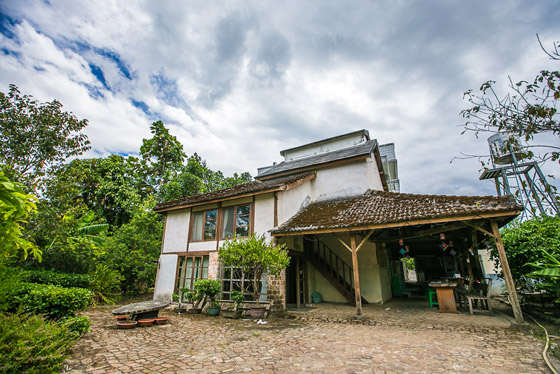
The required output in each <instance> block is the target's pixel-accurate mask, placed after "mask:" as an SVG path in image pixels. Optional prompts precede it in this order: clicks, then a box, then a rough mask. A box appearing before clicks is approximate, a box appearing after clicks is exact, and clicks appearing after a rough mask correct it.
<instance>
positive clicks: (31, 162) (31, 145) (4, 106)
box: [0, 84, 90, 190]
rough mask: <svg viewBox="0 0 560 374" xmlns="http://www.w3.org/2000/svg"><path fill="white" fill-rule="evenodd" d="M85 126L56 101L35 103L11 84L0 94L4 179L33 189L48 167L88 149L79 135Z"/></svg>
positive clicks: (1, 155) (1, 159)
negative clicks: (18, 182) (4, 166)
mask: <svg viewBox="0 0 560 374" xmlns="http://www.w3.org/2000/svg"><path fill="white" fill-rule="evenodd" d="M86 126H87V120H85V119H83V120H78V119H77V118H76V116H74V115H73V114H72V113H68V112H63V111H62V104H61V103H60V102H58V101H57V100H53V101H52V102H48V103H37V102H36V101H34V100H32V96H29V95H23V96H22V95H21V93H20V91H19V89H18V88H17V87H16V86H15V85H13V84H11V85H10V91H9V92H8V94H4V93H2V92H0V163H1V164H5V165H8V168H7V169H6V172H9V173H10V174H7V176H8V177H10V178H12V179H14V180H17V181H20V182H22V183H24V184H25V185H26V186H27V187H28V188H30V189H31V190H35V189H36V187H37V184H38V183H39V182H40V181H41V179H42V178H43V177H44V176H45V173H46V172H47V171H48V170H49V168H50V167H52V166H53V165H58V164H60V163H62V162H64V161H65V160H66V159H67V158H68V157H73V156H79V155H81V154H82V153H83V152H85V151H87V150H88V149H90V146H89V141H88V140H87V136H86V135H84V134H81V133H80V130H82V129H83V128H84V127H86Z"/></svg>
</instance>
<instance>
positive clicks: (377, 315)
mask: <svg viewBox="0 0 560 374" xmlns="http://www.w3.org/2000/svg"><path fill="white" fill-rule="evenodd" d="M388 305H390V304H387V305H384V306H377V307H379V308H373V307H372V308H371V309H370V310H366V313H365V314H366V315H368V314H369V319H367V320H366V321H365V322H359V323H356V322H352V321H351V319H348V318H347V316H348V314H347V313H348V311H349V310H351V309H347V308H349V307H344V308H342V307H341V306H336V305H335V306H329V305H328V304H326V305H325V306H324V307H322V308H317V309H312V310H310V311H309V312H308V313H297V314H294V315H291V316H290V318H282V319H271V320H269V322H268V323H267V324H265V325H260V324H256V323H255V321H251V320H246V321H242V320H226V319H223V318H221V317H207V316H205V315H187V314H183V315H176V314H174V313H172V312H171V311H169V310H164V311H162V312H160V315H163V316H169V318H170V322H169V323H168V324H167V325H163V326H151V327H144V328H135V329H132V330H118V329H116V328H115V319H114V316H112V315H111V312H110V310H111V309H113V308H114V307H101V308H95V309H91V310H89V311H88V312H87V313H85V314H86V315H89V316H90V318H91V321H92V332H91V333H90V334H88V335H86V336H85V337H84V338H82V339H81V340H80V341H79V342H78V343H77V344H76V345H75V347H74V349H73V352H72V357H71V358H70V359H68V360H67V368H66V370H67V371H69V372H70V373H73V374H78V373H226V372H227V373H245V372H258V373H299V372H310V373H327V372H328V373H449V372H455V373H548V370H547V368H546V366H545V365H544V362H543V360H542V357H541V356H540V352H541V351H542V346H543V343H542V341H540V340H537V339H535V338H534V337H532V336H531V335H530V334H527V333H522V332H519V331H515V330H511V329H509V328H508V323H509V322H508V318H507V317H506V316H504V315H501V314H500V313H497V316H495V317H491V316H482V315H479V316H470V315H468V314H464V313H462V314H457V315H447V314H445V315H443V314H439V313H437V312H435V311H434V310H430V309H427V308H425V307H423V308H422V309H415V308H407V307H405V306H404V304H392V305H393V307H390V306H388ZM387 308H390V309H389V310H386V309H387ZM398 308H400V309H402V310H400V309H398ZM321 309H322V311H321ZM397 310H398V311H397ZM391 311H393V313H391ZM460 317H462V318H460ZM372 318H374V319H375V320H373V319H372ZM492 318H494V322H492ZM333 321H334V322H333ZM426 322H427V323H426Z"/></svg>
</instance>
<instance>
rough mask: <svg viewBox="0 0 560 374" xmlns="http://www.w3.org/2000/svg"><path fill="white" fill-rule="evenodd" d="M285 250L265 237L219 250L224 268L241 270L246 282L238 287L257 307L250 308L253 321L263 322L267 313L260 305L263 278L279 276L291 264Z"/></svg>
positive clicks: (232, 243) (230, 242) (231, 243)
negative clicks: (229, 267)
mask: <svg viewBox="0 0 560 374" xmlns="http://www.w3.org/2000/svg"><path fill="white" fill-rule="evenodd" d="M284 249H285V245H284V244H282V245H279V246H274V244H273V243H267V242H266V239H265V237H264V235H260V236H259V235H253V236H251V237H249V238H245V239H241V238H235V239H232V240H228V241H226V242H225V243H224V244H223V245H222V247H221V248H220V249H219V258H220V260H221V261H222V264H223V265H224V266H231V267H234V268H238V269H240V270H241V272H242V279H244V281H243V282H241V284H240V285H239V287H240V289H241V292H242V293H243V294H249V295H251V296H252V298H253V300H254V301H255V303H256V306H255V307H253V308H251V315H252V316H253V317H256V318H263V317H264V313H265V311H266V308H265V306H262V305H261V303H260V302H261V301H260V297H261V292H260V290H261V280H262V279H263V275H266V276H279V275H280V273H281V272H282V270H284V269H285V268H286V267H287V266H288V265H289V263H290V257H289V256H288V252H286V251H285V250H284Z"/></svg>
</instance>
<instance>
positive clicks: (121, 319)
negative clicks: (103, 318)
mask: <svg viewBox="0 0 560 374" xmlns="http://www.w3.org/2000/svg"><path fill="white" fill-rule="evenodd" d="M128 317H129V316H126V315H125V316H117V321H126V320H127V319H128Z"/></svg>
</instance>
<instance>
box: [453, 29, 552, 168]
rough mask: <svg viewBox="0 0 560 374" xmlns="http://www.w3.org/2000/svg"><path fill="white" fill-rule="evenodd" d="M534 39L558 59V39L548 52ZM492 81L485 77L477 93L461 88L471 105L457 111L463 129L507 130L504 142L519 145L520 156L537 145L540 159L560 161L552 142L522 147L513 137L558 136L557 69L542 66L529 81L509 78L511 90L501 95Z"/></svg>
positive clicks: (532, 154)
mask: <svg viewBox="0 0 560 374" xmlns="http://www.w3.org/2000/svg"><path fill="white" fill-rule="evenodd" d="M537 39H538V35H537ZM538 41H539V43H540V45H541V48H542V49H543V51H544V52H545V53H546V54H547V55H548V56H549V57H550V58H551V60H552V61H554V62H557V61H560V51H559V49H558V48H559V46H560V42H555V43H554V44H553V48H552V51H550V52H549V51H547V50H546V49H545V48H544V47H543V45H542V43H541V41H540V39H538ZM495 83H496V82H495V81H488V82H486V83H484V84H482V86H481V87H480V93H478V94H475V93H473V90H469V91H467V92H465V94H464V97H465V98H466V99H467V100H468V102H469V103H470V104H471V105H472V108H469V109H466V110H464V111H462V112H461V114H462V115H463V117H464V118H466V119H467V122H466V123H465V125H464V128H465V130H464V131H463V133H464V132H467V131H472V132H474V133H475V134H476V135H478V133H480V132H490V133H498V132H500V133H507V134H509V135H510V137H509V139H508V140H507V141H506V144H505V146H506V147H508V146H509V145H512V146H513V147H514V148H515V149H520V150H521V151H522V152H521V154H522V155H521V157H522V158H526V159H531V158H534V157H535V156H536V154H535V152H533V150H532V149H534V148H541V149H544V152H545V153H544V154H543V155H541V156H540V159H541V160H542V161H546V160H549V159H550V160H552V161H558V162H559V163H560V148H559V147H558V146H556V145H555V143H556V142H554V141H550V143H548V144H543V145H532V146H530V147H524V146H522V145H521V144H519V141H518V140H517V139H518V138H520V139H522V140H525V141H529V140H533V138H534V136H535V135H537V134H547V133H548V134H551V135H553V136H557V137H560V118H559V114H558V111H557V105H558V100H559V99H560V72H558V70H554V71H548V70H543V71H541V72H540V73H539V74H538V75H537V76H536V78H535V79H534V80H533V82H532V83H529V82H527V81H520V82H517V83H513V81H512V80H511V78H510V83H509V88H510V90H511V91H510V92H509V93H508V94H507V95H505V96H504V97H502V98H500V96H499V95H498V93H497V91H496V89H495ZM550 139H551V140H552V138H550ZM556 140H558V139H556ZM556 144H557V143H556Z"/></svg>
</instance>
